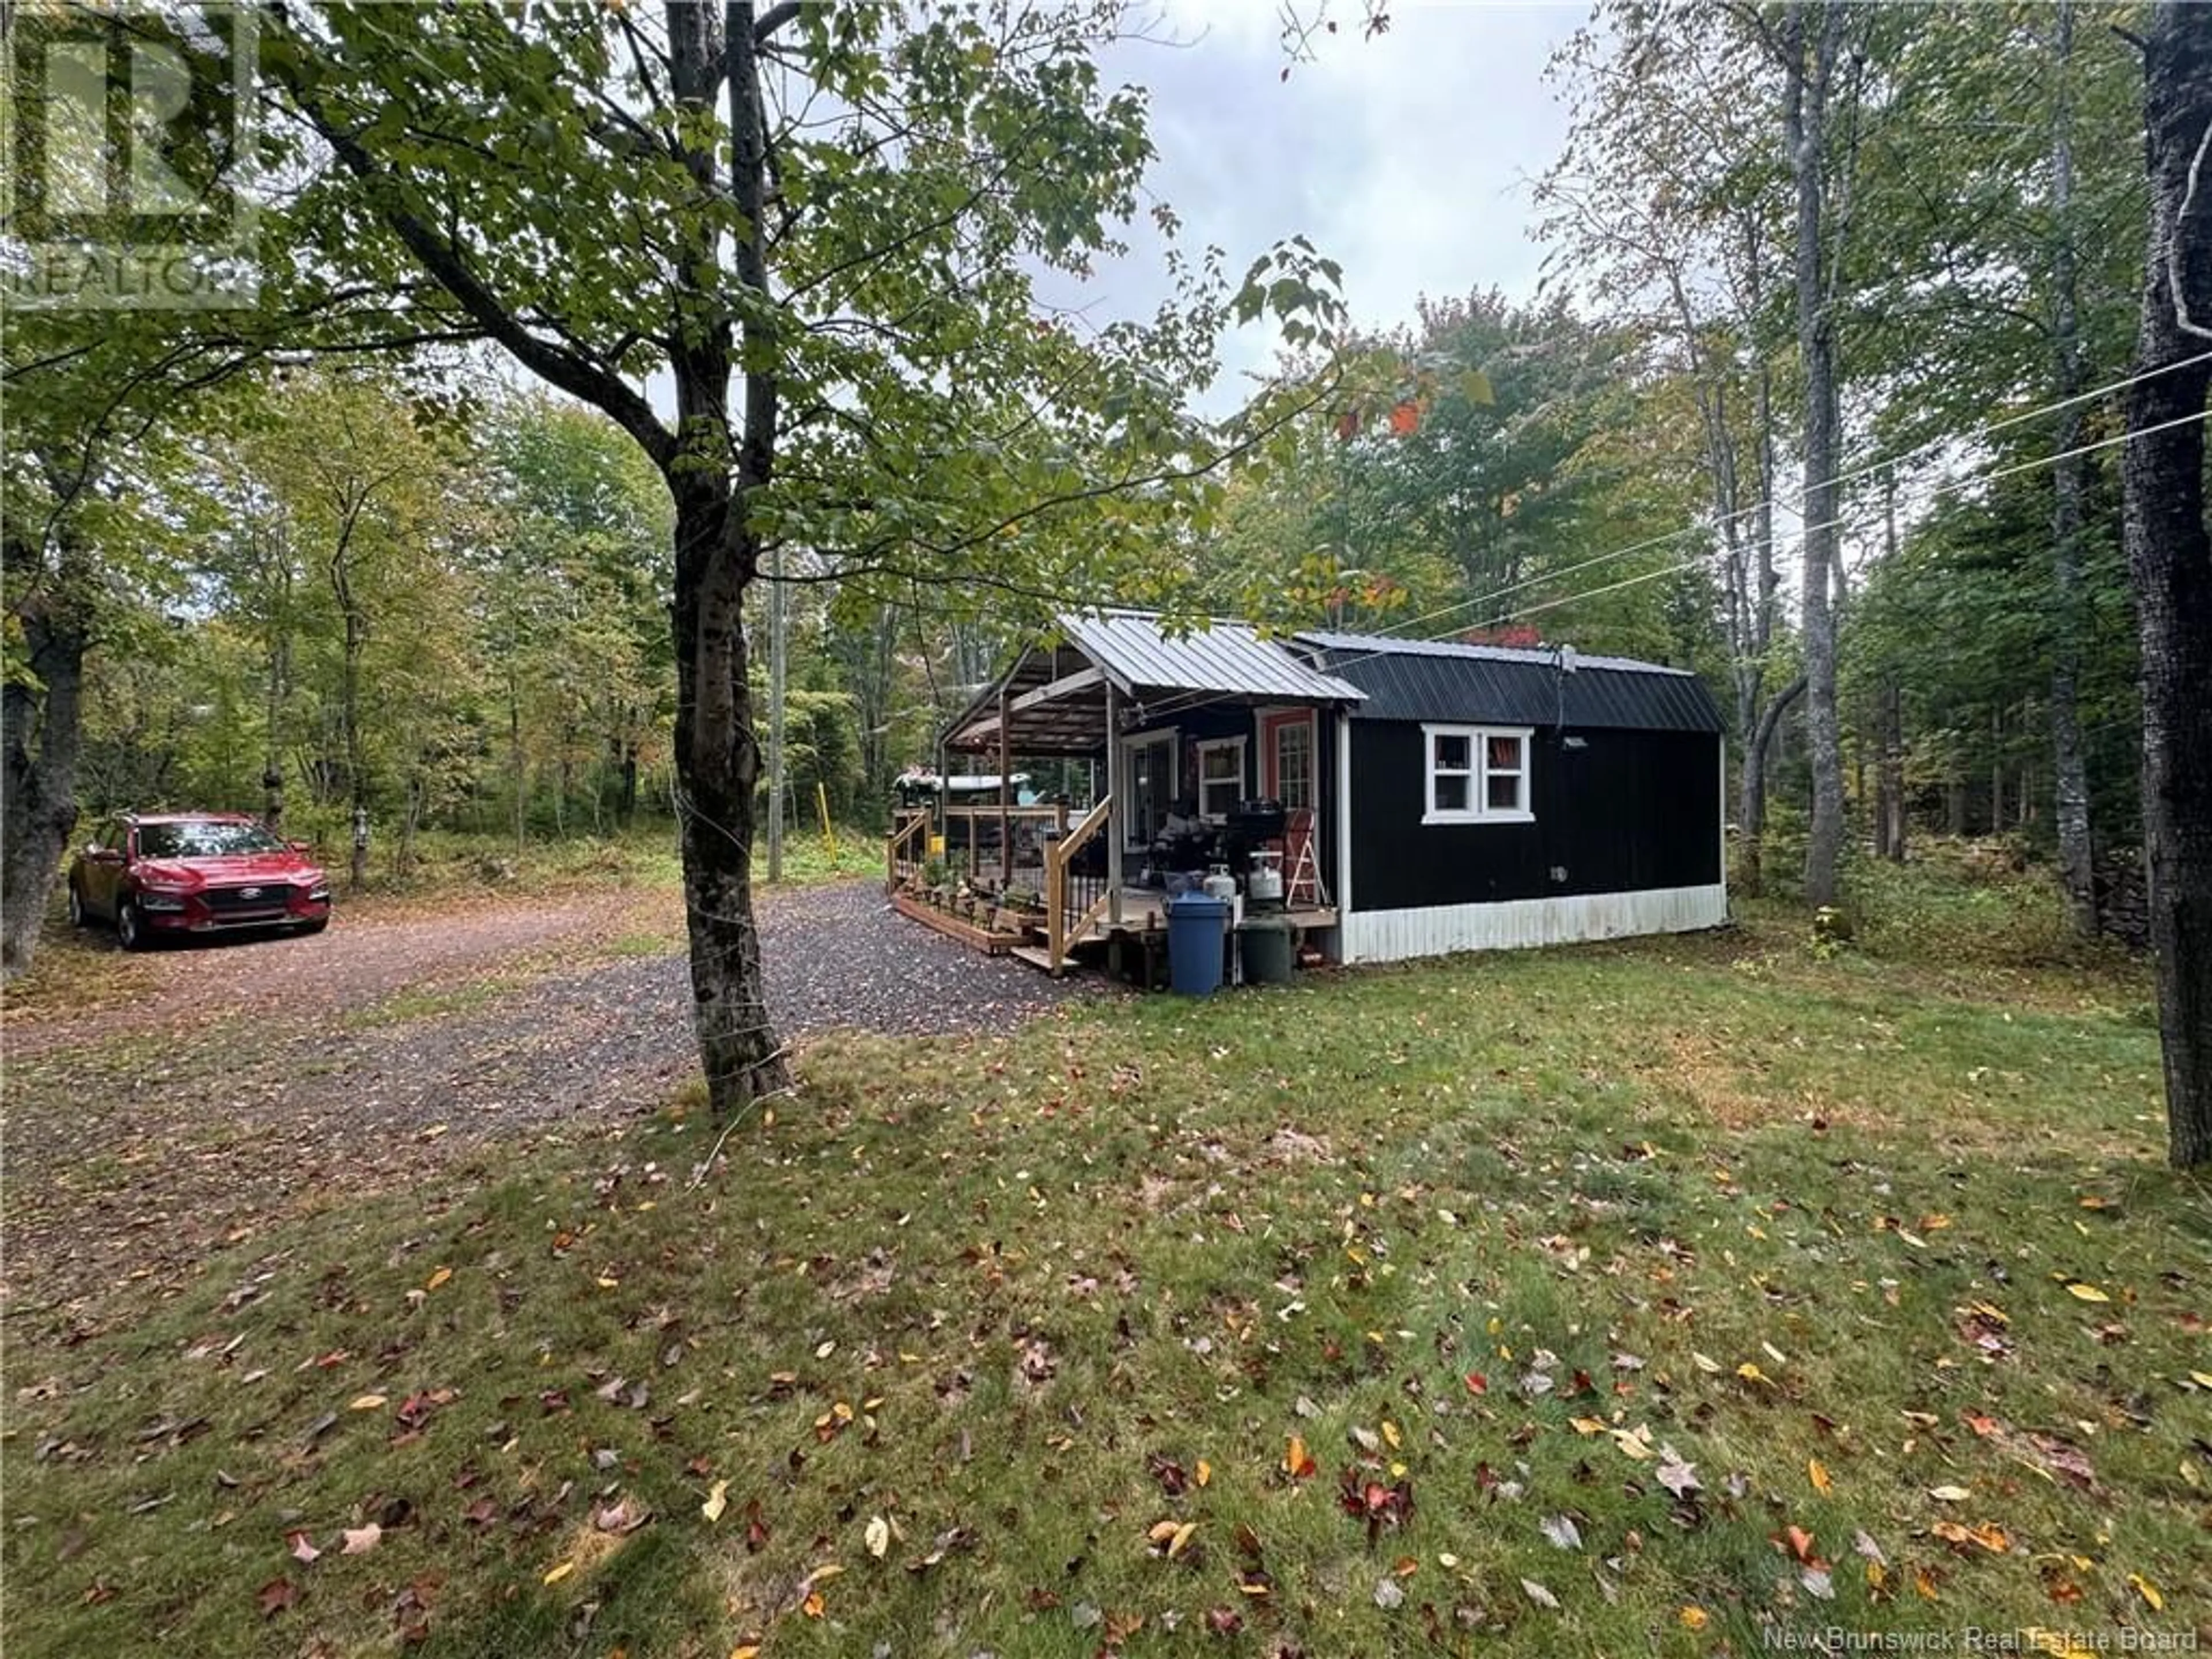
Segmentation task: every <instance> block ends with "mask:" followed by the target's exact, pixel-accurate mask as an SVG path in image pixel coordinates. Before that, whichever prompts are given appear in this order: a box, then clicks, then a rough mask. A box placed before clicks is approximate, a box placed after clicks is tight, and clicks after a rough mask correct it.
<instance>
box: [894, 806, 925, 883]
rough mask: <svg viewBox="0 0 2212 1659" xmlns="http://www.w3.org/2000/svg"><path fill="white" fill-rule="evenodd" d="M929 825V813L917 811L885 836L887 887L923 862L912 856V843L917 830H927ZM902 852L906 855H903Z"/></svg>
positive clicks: (897, 881)
mask: <svg viewBox="0 0 2212 1659" xmlns="http://www.w3.org/2000/svg"><path fill="white" fill-rule="evenodd" d="M929 825H930V816H929V814H928V813H927V812H917V813H915V815H914V817H910V818H908V820H907V821H906V822H905V823H902V824H901V825H900V826H899V827H898V828H897V829H894V830H892V831H891V832H890V835H888V836H884V886H885V887H886V888H892V887H896V886H897V885H898V883H899V878H900V877H901V876H902V875H904V874H906V873H907V871H908V869H910V868H912V867H913V866H915V865H917V864H919V863H921V860H919V859H916V858H915V857H913V856H912V852H913V848H912V847H911V845H910V843H911V842H913V840H914V838H915V832H916V831H917V830H922V831H926V830H927V829H928V828H929ZM924 845H925V847H926V846H927V842H925V843H924ZM902 854H906V856H904V857H902V856H901V855H902ZM902 866H904V867H902Z"/></svg>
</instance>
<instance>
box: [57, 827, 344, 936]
mask: <svg viewBox="0 0 2212 1659" xmlns="http://www.w3.org/2000/svg"><path fill="white" fill-rule="evenodd" d="M307 851H308V849H307V844H306V843H305V842H289V841H283V840H280V839H278V838H277V837H276V836H274V835H272V834H270V832H269V830H267V829H264V827H263V826H262V825H261V824H259V823H256V822H255V821H254V820H253V819H252V818H250V817H246V815H245V814H244V813H242V812H125V813H124V814H122V815H121V816H119V817H114V818H111V819H109V820H108V821H107V822H106V823H103V824H101V825H100V828H99V829H98V830H97V831H96V832H95V833H94V836H93V838H92V840H91V841H90V842H88V843H87V844H86V846H85V848H84V850H83V851H82V852H81V853H79V854H77V855H76V860H75V861H74V862H73V863H71V864H70V872H69V912H70V921H71V922H72V923H74V924H75V925H76V926H77V927H88V926H89V925H90V923H91V921H92V919H93V918H94V916H99V917H102V918H104V919H106V921H112V922H113V923H114V924H115V937H116V938H117V939H118V940H120V941H121V942H122V945H123V948H124V949H125V950H126V951H143V950H144V949H145V948H146V946H147V945H150V944H152V943H153V942H154V940H155V939H157V938H160V937H161V936H163V935H165V934H179V933H214V932H216V931H218V930H220V929H224V928H231V927H290V928H294V929H296V930H297V931H298V932H300V933H321V932H322V931H323V929H324V928H325V927H328V926H330V921H331V878H330V877H329V876H328V875H327V874H326V873H325V872H324V870H323V867H322V866H320V865H319V864H317V863H316V862H315V861H314V860H313V859H311V858H309V857H308V856H307Z"/></svg>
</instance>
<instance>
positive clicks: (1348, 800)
mask: <svg viewBox="0 0 2212 1659" xmlns="http://www.w3.org/2000/svg"><path fill="white" fill-rule="evenodd" d="M1336 908H1337V909H1338V911H1339V912H1340V914H1342V915H1346V916H1348V915H1351V914H1352V716H1351V714H1349V713H1348V712H1346V710H1344V709H1341V708H1340V709H1338V710H1337V711H1336ZM1339 959H1340V960H1342V959H1343V958H1342V957H1340V958H1339Z"/></svg>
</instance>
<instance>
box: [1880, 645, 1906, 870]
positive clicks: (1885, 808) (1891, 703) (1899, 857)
mask: <svg viewBox="0 0 2212 1659" xmlns="http://www.w3.org/2000/svg"><path fill="white" fill-rule="evenodd" d="M1879 720H1880V727H1881V729H1880V734H1879V740H1880V747H1881V753H1880V758H1879V761H1878V763H1877V769H1876V771H1875V778H1876V785H1875V796H1876V802H1877V810H1876V811H1875V852H1876V853H1878V854H1880V855H1881V857H1883V858H1886V859H1887V860H1890V861H1891V862H1892V863H1894V864H1902V863H1904V862H1905V694H1904V693H1903V692H1902V691H1901V690H1899V688H1898V684H1897V682H1896V681H1895V680H1894V679H1891V680H1888V681H1887V682H1886V683H1885V684H1883V686H1882V688H1881V708H1880V714H1879Z"/></svg>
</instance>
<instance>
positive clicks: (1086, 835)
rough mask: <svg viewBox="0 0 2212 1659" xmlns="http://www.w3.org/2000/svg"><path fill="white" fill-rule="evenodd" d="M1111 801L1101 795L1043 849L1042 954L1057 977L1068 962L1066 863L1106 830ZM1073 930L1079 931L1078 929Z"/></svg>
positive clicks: (1087, 918)
mask: <svg viewBox="0 0 2212 1659" xmlns="http://www.w3.org/2000/svg"><path fill="white" fill-rule="evenodd" d="M1113 805H1114V798H1113V797H1112V796H1111V795H1104V796H1101V797H1100V798H1099V801H1098V804H1097V805H1096V806H1093V807H1092V808H1091V810H1090V811H1088V812H1085V814H1084V815H1083V817H1081V818H1080V819H1079V821H1078V822H1077V823H1074V824H1073V826H1071V827H1070V829H1068V832H1067V833H1066V835H1064V836H1061V837H1060V839H1059V841H1058V842H1052V843H1048V845H1047V846H1046V848H1045V849H1044V926H1045V955H1046V956H1047V957H1048V958H1049V960H1050V963H1051V968H1052V971H1053V972H1054V973H1055V974H1057V973H1058V972H1059V971H1060V969H1061V968H1062V967H1063V966H1065V965H1066V961H1067V946H1068V943H1069V938H1070V933H1071V930H1070V928H1069V927H1068V925H1067V866H1068V863H1069V861H1070V860H1072V859H1073V858H1074V856H1075V855H1076V854H1078V853H1079V852H1081V851H1082V850H1083V847H1084V844H1085V842H1088V841H1089V840H1090V839H1091V837H1092V836H1095V835H1097V833H1098V832H1099V831H1100V830H1101V829H1104V828H1105V827H1106V821H1107V819H1108V818H1109V817H1110V816H1111V815H1112V808H1113ZM1098 908H1099V907H1098V906H1097V905H1095V904H1094V905H1092V906H1091V909H1090V911H1089V912H1087V913H1086V915H1085V918H1084V921H1083V923H1082V926H1083V927H1087V926H1088V925H1089V922H1090V919H1091V915H1095V914H1096V913H1097V909H1098ZM1074 931H1080V927H1079V928H1078V929H1076V930H1074Z"/></svg>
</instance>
